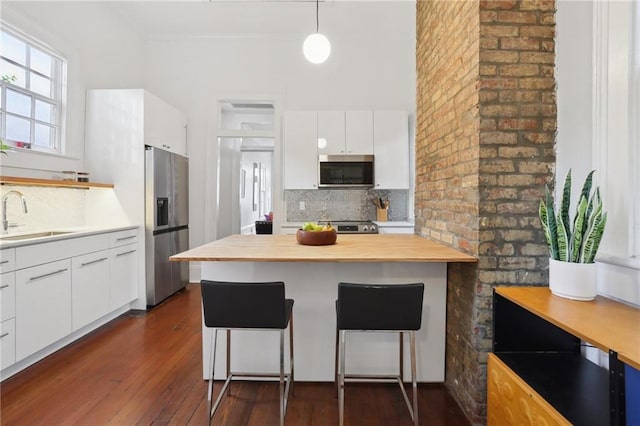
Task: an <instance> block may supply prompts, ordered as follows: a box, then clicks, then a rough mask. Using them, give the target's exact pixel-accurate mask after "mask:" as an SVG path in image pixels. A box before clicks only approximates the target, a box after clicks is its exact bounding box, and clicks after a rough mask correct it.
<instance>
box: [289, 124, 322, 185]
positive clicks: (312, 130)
mask: <svg viewBox="0 0 640 426" xmlns="http://www.w3.org/2000/svg"><path fill="white" fill-rule="evenodd" d="M317 134H318V132H317V114H316V113H315V112H313V111H288V112H286V113H285V116H284V189H316V188H317V187H318V140H317V139H318V138H317Z"/></svg>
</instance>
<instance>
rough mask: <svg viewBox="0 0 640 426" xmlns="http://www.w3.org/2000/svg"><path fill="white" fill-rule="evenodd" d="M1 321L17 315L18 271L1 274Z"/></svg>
mask: <svg viewBox="0 0 640 426" xmlns="http://www.w3.org/2000/svg"><path fill="white" fill-rule="evenodd" d="M0 309H1V310H0V321H4V320H8V319H9V318H13V317H15V316H16V273H15V272H7V273H4V274H2V275H0Z"/></svg>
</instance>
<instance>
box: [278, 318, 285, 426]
mask: <svg viewBox="0 0 640 426" xmlns="http://www.w3.org/2000/svg"><path fill="white" fill-rule="evenodd" d="M279 386H280V426H284V330H280V385H279Z"/></svg>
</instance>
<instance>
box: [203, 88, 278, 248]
mask: <svg viewBox="0 0 640 426" xmlns="http://www.w3.org/2000/svg"><path fill="white" fill-rule="evenodd" d="M284 99H285V95H284V94H282V93H246V92H228V93H227V92H219V93H216V94H215V96H213V98H212V99H211V103H210V105H209V117H211V120H210V121H209V126H208V134H209V137H208V138H207V140H208V143H207V148H206V164H207V165H208V167H207V168H206V170H205V185H204V186H205V200H204V210H205V211H204V213H205V215H204V234H205V235H204V236H205V243H207V242H211V241H215V240H216V238H217V235H216V228H217V217H218V211H217V198H218V179H217V173H218V167H217V164H218V138H220V137H237V136H239V135H240V134H241V132H240V131H232V130H224V129H220V128H219V123H220V122H221V117H220V104H221V103H222V102H229V101H234V102H271V103H272V104H273V108H274V109H273V131H272V132H269V136H268V137H273V138H274V140H273V145H274V146H273V172H272V205H273V216H274V219H273V227H274V229H280V225H281V224H282V222H283V215H284V191H283V189H282V116H283V113H284ZM256 134H259V132H256ZM243 135H246V132H244V133H243ZM264 136H266V135H264ZM274 232H277V231H274Z"/></svg>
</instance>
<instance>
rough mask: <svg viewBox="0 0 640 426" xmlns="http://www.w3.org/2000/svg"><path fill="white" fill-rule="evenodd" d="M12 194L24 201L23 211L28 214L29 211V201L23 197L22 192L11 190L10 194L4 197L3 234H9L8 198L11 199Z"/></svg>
mask: <svg viewBox="0 0 640 426" xmlns="http://www.w3.org/2000/svg"><path fill="white" fill-rule="evenodd" d="M11 194H15V195H17V196H18V197H20V199H21V200H22V210H23V211H24V212H25V213H28V210H27V199H26V198H24V195H22V192H20V191H16V190H11V191H9V192H7V193H6V194H4V196H3V197H2V232H3V233H5V234H6V233H7V230H8V229H9V221H8V220H7V198H9V195H11Z"/></svg>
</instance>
